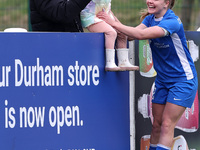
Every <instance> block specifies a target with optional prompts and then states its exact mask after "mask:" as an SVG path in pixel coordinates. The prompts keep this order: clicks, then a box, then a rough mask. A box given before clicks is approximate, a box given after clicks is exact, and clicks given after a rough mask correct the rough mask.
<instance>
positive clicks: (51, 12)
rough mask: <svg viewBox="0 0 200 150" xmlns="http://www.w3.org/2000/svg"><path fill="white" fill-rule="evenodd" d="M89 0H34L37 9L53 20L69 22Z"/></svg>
mask: <svg viewBox="0 0 200 150" xmlns="http://www.w3.org/2000/svg"><path fill="white" fill-rule="evenodd" d="M90 1H91V0H34V3H35V7H36V9H37V11H38V12H39V13H40V14H41V15H42V16H43V17H45V18H47V19H49V20H51V21H54V22H63V23H67V22H71V21H72V20H73V19H74V18H75V17H77V16H78V15H79V14H80V12H81V10H82V9H84V8H85V7H86V5H87V4H88V3H89V2H90Z"/></svg>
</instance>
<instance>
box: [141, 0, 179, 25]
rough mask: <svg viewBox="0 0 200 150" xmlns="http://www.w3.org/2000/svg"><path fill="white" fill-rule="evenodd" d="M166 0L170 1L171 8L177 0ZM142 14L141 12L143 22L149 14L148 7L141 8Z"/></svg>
mask: <svg viewBox="0 0 200 150" xmlns="http://www.w3.org/2000/svg"><path fill="white" fill-rule="evenodd" d="M165 1H169V9H172V8H173V7H174V4H175V1H176V0H165ZM140 14H141V17H140V21H141V22H142V21H143V20H144V18H145V17H146V16H148V15H149V12H148V10H147V9H143V10H141V12H140Z"/></svg>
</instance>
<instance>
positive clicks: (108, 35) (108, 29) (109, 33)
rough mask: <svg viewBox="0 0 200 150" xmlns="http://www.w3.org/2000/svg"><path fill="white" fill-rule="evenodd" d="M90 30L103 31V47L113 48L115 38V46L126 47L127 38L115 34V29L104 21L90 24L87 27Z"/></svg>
mask: <svg viewBox="0 0 200 150" xmlns="http://www.w3.org/2000/svg"><path fill="white" fill-rule="evenodd" d="M88 30H89V31H90V32H97V33H101V32H103V33H105V47H106V49H114V48H115V40H116V38H117V45H116V48H127V39H126V38H123V37H120V36H117V32H116V30H115V29H114V28H113V27H112V26H110V25H109V24H107V23H106V22H105V21H101V22H98V23H95V24H92V25H90V26H89V27H88Z"/></svg>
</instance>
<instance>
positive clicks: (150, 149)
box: [149, 144, 157, 150]
mask: <svg viewBox="0 0 200 150" xmlns="http://www.w3.org/2000/svg"><path fill="white" fill-rule="evenodd" d="M156 148H157V144H150V147H149V150H156Z"/></svg>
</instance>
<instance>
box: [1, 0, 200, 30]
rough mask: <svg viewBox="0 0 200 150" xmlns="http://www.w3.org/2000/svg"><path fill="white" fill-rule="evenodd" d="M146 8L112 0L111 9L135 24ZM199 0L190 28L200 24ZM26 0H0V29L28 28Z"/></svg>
mask: <svg viewBox="0 0 200 150" xmlns="http://www.w3.org/2000/svg"><path fill="white" fill-rule="evenodd" d="M182 2H183V0H177V1H176V5H175V8H174V11H175V13H176V14H177V15H178V16H179V17H180V18H182V17H184V15H181V8H182ZM144 8H146V3H145V0H112V11H113V12H114V14H115V16H117V18H118V19H119V20H120V21H121V22H122V23H124V24H126V25H130V26H136V25H138V24H139V23H140V21H139V20H140V14H139V13H140V10H141V9H144ZM199 8H200V1H199V0H195V5H194V6H193V13H192V16H191V17H192V23H191V25H190V30H196V29H197V27H198V26H200V21H199V19H198V17H199V18H200V10H199ZM28 20H29V19H28V0H0V31H3V30H4V29H5V28H10V27H21V28H26V29H28V25H29V22H28Z"/></svg>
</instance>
